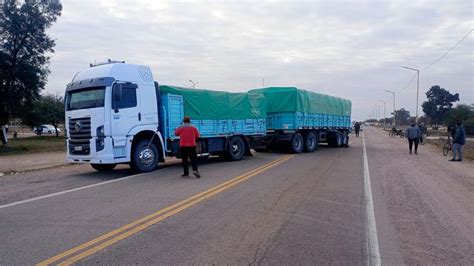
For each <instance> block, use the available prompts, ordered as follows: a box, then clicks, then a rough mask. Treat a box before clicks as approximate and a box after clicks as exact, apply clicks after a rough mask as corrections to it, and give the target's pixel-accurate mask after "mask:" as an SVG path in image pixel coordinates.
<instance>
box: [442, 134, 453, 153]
mask: <svg viewBox="0 0 474 266" xmlns="http://www.w3.org/2000/svg"><path fill="white" fill-rule="evenodd" d="M452 150H453V142H452V141H451V137H450V136H448V140H447V141H446V143H445V144H444V145H443V155H444V156H448V154H449V152H450V151H452Z"/></svg>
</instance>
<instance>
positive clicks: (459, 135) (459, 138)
mask: <svg viewBox="0 0 474 266" xmlns="http://www.w3.org/2000/svg"><path fill="white" fill-rule="evenodd" d="M464 144H466V131H465V130H464V127H463V125H462V123H461V122H458V123H456V131H455V133H454V137H453V159H451V160H449V161H450V162H455V161H456V162H462V146H463V145H464ZM456 154H458V159H457V160H456Z"/></svg>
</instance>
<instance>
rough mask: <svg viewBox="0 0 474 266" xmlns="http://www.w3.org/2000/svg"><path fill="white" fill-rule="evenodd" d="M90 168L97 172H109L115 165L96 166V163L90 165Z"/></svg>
mask: <svg viewBox="0 0 474 266" xmlns="http://www.w3.org/2000/svg"><path fill="white" fill-rule="evenodd" d="M91 166H92V168H94V169H95V170H97V171H99V172H104V171H110V170H112V169H114V168H115V166H117V164H116V163H109V164H98V163H91Z"/></svg>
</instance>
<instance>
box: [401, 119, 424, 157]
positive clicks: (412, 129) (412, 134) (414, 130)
mask: <svg viewBox="0 0 474 266" xmlns="http://www.w3.org/2000/svg"><path fill="white" fill-rule="evenodd" d="M405 136H406V138H407V139H408V147H409V149H410V154H412V150H413V143H415V154H418V143H419V141H420V137H421V131H420V128H419V127H418V126H417V125H416V123H415V121H411V122H410V126H408V127H407V129H406V132H405Z"/></svg>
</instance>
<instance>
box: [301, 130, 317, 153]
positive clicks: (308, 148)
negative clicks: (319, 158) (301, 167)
mask: <svg viewBox="0 0 474 266" xmlns="http://www.w3.org/2000/svg"><path fill="white" fill-rule="evenodd" d="M317 147H318V139H317V138H316V136H315V135H314V133H313V132H308V134H306V137H305V139H304V151H305V152H313V151H315V150H316V149H317Z"/></svg>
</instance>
